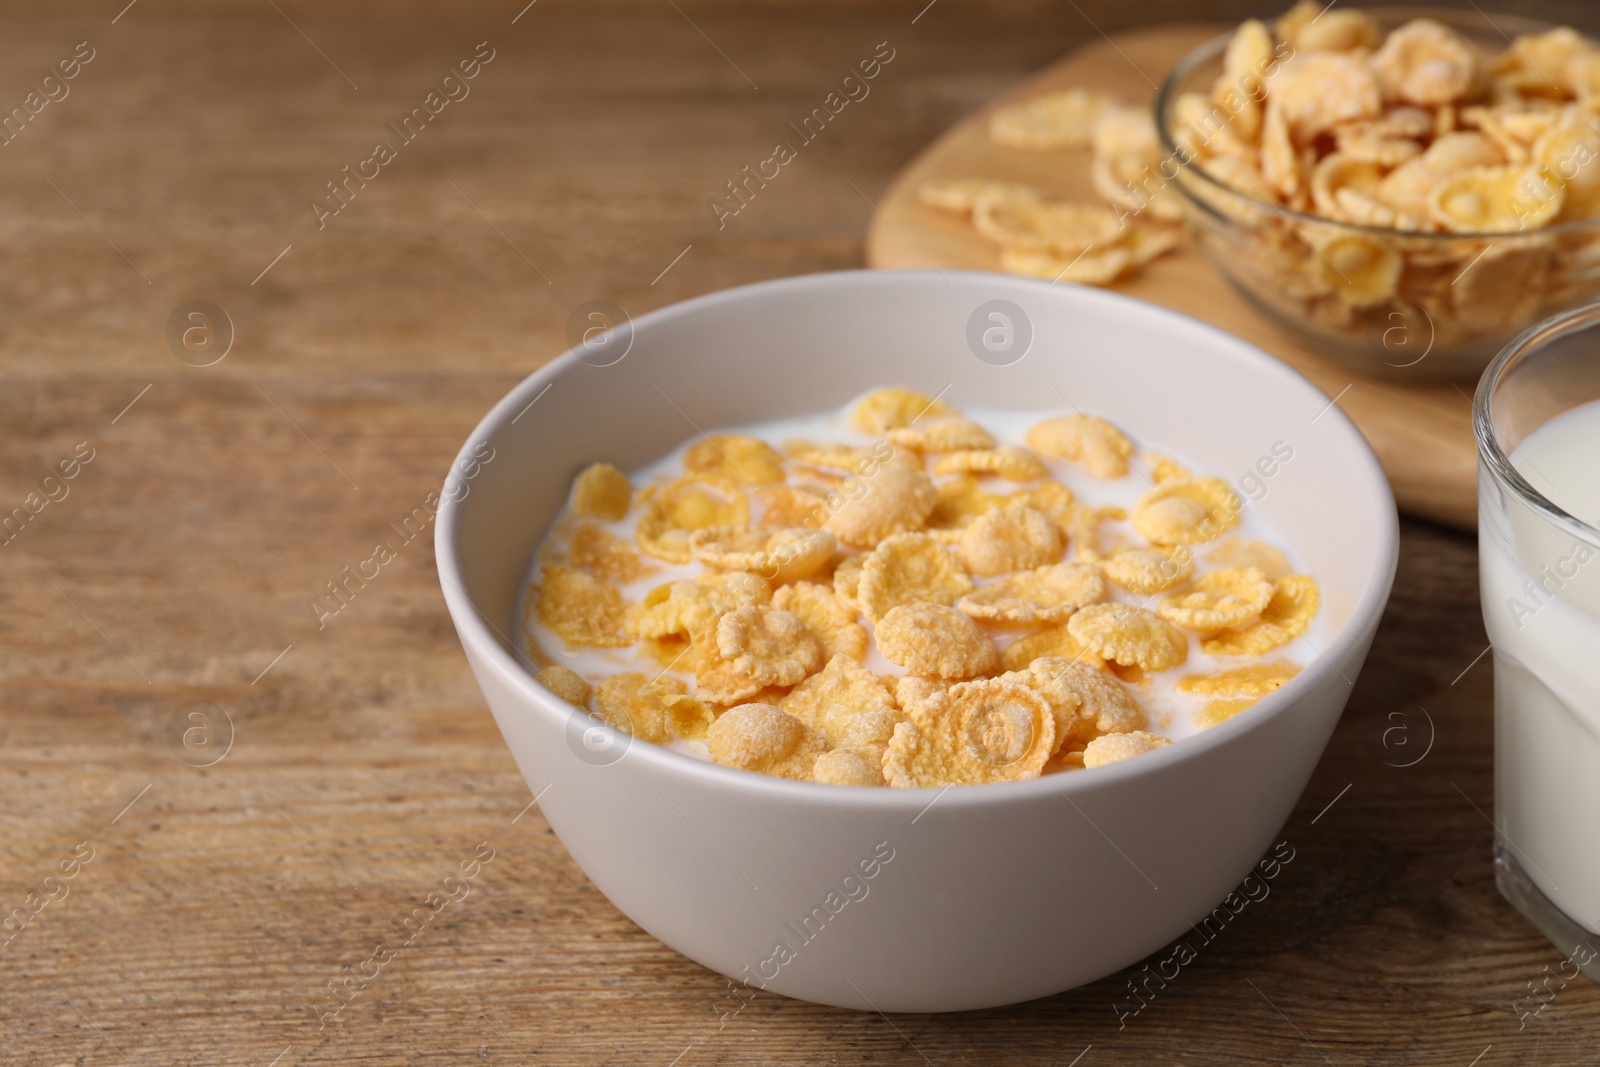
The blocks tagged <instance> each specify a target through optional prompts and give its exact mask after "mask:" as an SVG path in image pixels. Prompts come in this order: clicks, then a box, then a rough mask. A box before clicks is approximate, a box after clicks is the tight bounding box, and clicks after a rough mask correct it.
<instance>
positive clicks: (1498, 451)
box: [1472, 302, 1600, 548]
mask: <svg viewBox="0 0 1600 1067" xmlns="http://www.w3.org/2000/svg"><path fill="white" fill-rule="evenodd" d="M1595 325H1600V302H1595V303H1592V304H1584V305H1582V306H1581V307H1575V308H1572V309H1570V310H1568V311H1563V312H1561V313H1560V314H1559V315H1554V316H1552V317H1550V318H1548V319H1545V320H1544V321H1542V322H1538V323H1535V324H1534V325H1533V326H1530V327H1529V328H1528V329H1526V330H1524V331H1523V332H1522V333H1521V334H1519V335H1518V336H1517V337H1516V339H1514V340H1513V341H1512V342H1511V343H1510V344H1508V345H1506V347H1505V348H1503V349H1501V351H1500V354H1499V355H1498V356H1496V357H1495V358H1494V362H1493V363H1490V364H1489V366H1488V368H1487V369H1485V370H1484V372H1483V377H1482V378H1479V379H1478V390H1477V394H1476V395H1475V396H1474V397H1473V400H1472V432H1473V436H1475V437H1476V438H1477V439H1478V458H1479V459H1480V460H1482V461H1483V464H1484V466H1485V467H1487V468H1488V469H1489V470H1490V471H1491V472H1492V473H1493V474H1494V476H1495V478H1496V479H1497V480H1499V481H1500V482H1501V483H1502V484H1504V485H1507V486H1509V487H1510V488H1511V490H1512V491H1513V492H1514V493H1516V494H1517V496H1518V497H1519V498H1521V500H1522V502H1523V503H1524V504H1526V505H1527V506H1528V507H1530V508H1532V509H1533V510H1534V511H1535V512H1537V513H1538V514H1540V515H1542V516H1543V517H1544V518H1545V519H1547V520H1548V521H1549V522H1551V523H1552V524H1553V525H1555V526H1556V527H1557V528H1559V529H1561V530H1563V531H1564V532H1566V533H1568V534H1570V535H1572V536H1573V537H1576V538H1578V539H1579V540H1580V541H1583V542H1585V543H1586V544H1589V545H1591V546H1594V547H1596V548H1600V529H1596V528H1595V527H1593V526H1590V525H1589V524H1588V523H1586V522H1584V521H1583V520H1582V519H1580V518H1578V517H1577V516H1575V515H1572V514H1571V513H1569V512H1568V511H1566V510H1565V509H1564V508H1562V507H1561V506H1560V505H1558V504H1556V503H1555V502H1554V501H1552V500H1550V498H1549V497H1547V496H1545V495H1544V494H1543V493H1541V492H1539V490H1537V489H1535V488H1534V487H1533V485H1532V484H1531V483H1529V481H1528V480H1527V479H1526V478H1524V477H1523V476H1522V472H1521V471H1519V470H1517V468H1516V467H1515V466H1514V465H1513V464H1512V462H1511V457H1510V456H1508V455H1507V454H1506V451H1505V449H1503V448H1501V447H1500V440H1499V435H1498V434H1496V433H1495V427H1494V419H1493V417H1492V416H1491V414H1490V411H1489V405H1490V402H1491V400H1492V398H1493V396H1494V392H1495V386H1497V385H1498V384H1499V383H1500V380H1501V378H1503V377H1504V376H1505V374H1506V371H1507V370H1508V369H1510V368H1511V367H1512V366H1514V365H1515V364H1516V363H1518V362H1519V361H1520V360H1521V359H1522V358H1523V357H1524V356H1527V355H1529V354H1531V353H1533V352H1535V351H1537V350H1538V349H1540V348H1542V347H1543V346H1545V345H1546V344H1548V343H1550V342H1551V341H1553V340H1556V339H1557V338H1560V337H1565V336H1568V335H1569V334H1573V333H1576V332H1578V331H1579V330H1583V329H1587V328H1589V327H1591V326H1595ZM1595 402H1600V400H1597V401H1595ZM1513 451H1515V449H1513ZM1480 477H1481V476H1480ZM1478 492H1479V494H1480V495H1481V494H1482V492H1483V487H1482V486H1481V485H1480V486H1479V487H1478Z"/></svg>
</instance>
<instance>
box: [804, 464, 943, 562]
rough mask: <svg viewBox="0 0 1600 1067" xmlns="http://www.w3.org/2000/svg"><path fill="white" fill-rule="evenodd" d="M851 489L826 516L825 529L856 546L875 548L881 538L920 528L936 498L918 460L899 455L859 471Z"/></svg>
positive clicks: (936, 492)
mask: <svg viewBox="0 0 1600 1067" xmlns="http://www.w3.org/2000/svg"><path fill="white" fill-rule="evenodd" d="M855 488H856V489H857V490H858V491H857V493H856V495H855V496H854V498H853V499H846V500H845V501H844V502H843V505H842V506H841V507H840V508H839V509H838V510H837V511H835V512H834V513H833V514H832V515H830V516H828V522H827V528H828V530H829V531H830V532H831V533H832V534H833V535H834V536H835V537H837V538H838V539H839V540H841V541H843V542H844V543H845V544H847V545H854V546H855V547H857V548H876V547H877V545H878V542H879V541H882V540H883V539H884V538H885V537H890V536H892V535H894V534H897V533H906V532H909V531H913V530H920V529H922V527H923V526H924V525H925V524H926V522H927V520H928V516H929V515H930V514H931V513H932V512H933V506H934V504H936V503H938V500H939V491H938V490H937V489H935V488H934V487H933V479H931V478H929V477H928V475H927V472H926V471H924V470H923V469H922V465H921V463H920V462H916V461H913V460H911V459H908V458H903V457H896V458H895V459H893V460H891V461H890V462H888V463H884V464H882V465H881V466H879V467H878V468H877V469H876V470H874V471H870V472H863V473H862V475H861V476H860V478H859V480H858V481H857V483H856V486H855Z"/></svg>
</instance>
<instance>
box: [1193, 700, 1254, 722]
mask: <svg viewBox="0 0 1600 1067" xmlns="http://www.w3.org/2000/svg"><path fill="white" fill-rule="evenodd" d="M1259 700H1260V698H1259V697H1223V698H1220V699H1218V700H1212V701H1208V702H1207V703H1206V706H1205V707H1203V708H1201V709H1200V710H1199V711H1197V712H1195V713H1194V724H1195V725H1196V726H1198V727H1200V729H1202V730H1209V729H1211V727H1213V726H1215V725H1217V724H1218V723H1222V722H1227V721H1228V720H1229V719H1231V718H1233V717H1234V716H1235V715H1237V714H1239V713H1240V712H1241V711H1243V710H1244V709H1245V708H1248V707H1252V706H1254V705H1255V704H1256V703H1257V702H1258V701H1259Z"/></svg>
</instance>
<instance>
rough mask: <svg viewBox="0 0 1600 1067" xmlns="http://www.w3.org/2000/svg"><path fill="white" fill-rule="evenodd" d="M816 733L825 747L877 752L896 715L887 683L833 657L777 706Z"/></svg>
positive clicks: (849, 660)
mask: <svg viewBox="0 0 1600 1067" xmlns="http://www.w3.org/2000/svg"><path fill="white" fill-rule="evenodd" d="M778 706H779V707H781V708H782V709H783V710H784V711H786V712H788V713H789V714H790V715H793V716H794V717H795V718H797V719H799V720H800V721H801V722H803V723H805V724H806V726H807V727H809V728H810V729H812V730H814V731H816V732H817V733H818V734H819V735H820V736H821V737H822V739H823V741H824V742H825V743H826V745H827V747H828V748H829V749H852V750H857V751H866V750H869V749H872V748H874V747H876V748H877V749H878V750H879V752H880V754H881V751H882V748H883V746H885V745H887V744H888V743H889V736H890V735H891V734H893V733H894V726H895V723H896V722H898V721H899V718H900V716H899V712H898V709H897V708H896V706H895V702H894V697H893V695H892V693H891V691H890V687H889V683H888V682H887V681H886V680H885V679H883V678H880V677H878V676H877V675H876V674H873V673H872V672H871V671H869V670H867V669H866V668H865V667H863V666H861V664H859V663H857V662H855V661H854V660H852V659H850V658H849V657H847V656H835V657H834V658H833V659H831V660H829V661H828V665H827V666H826V667H824V668H823V669H822V670H821V672H819V673H817V674H813V675H812V676H811V677H809V678H807V679H806V680H805V681H803V682H801V683H800V684H799V685H797V686H795V687H794V689H793V690H792V691H791V692H790V693H789V695H788V696H786V697H784V698H783V701H782V702H781V703H780V704H779V705H778Z"/></svg>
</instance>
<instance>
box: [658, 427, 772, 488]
mask: <svg viewBox="0 0 1600 1067" xmlns="http://www.w3.org/2000/svg"><path fill="white" fill-rule="evenodd" d="M683 466H684V468H685V469H686V470H690V471H693V472H695V473H696V474H715V475H719V476H721V477H723V478H728V479H731V480H735V481H742V482H747V483H749V484H750V485H775V484H777V483H778V482H781V481H783V479H784V470H783V455H782V454H781V453H779V452H778V450H777V449H775V448H773V447H772V446H771V445H769V444H767V443H766V442H765V441H762V440H759V439H758V438H755V437H748V436H746V435H745V434H742V433H719V434H712V435H711V436H710V437H707V438H705V439H703V440H701V441H700V442H699V443H698V444H696V445H694V446H693V447H691V448H690V449H689V451H688V452H686V453H685V454H684V457H683Z"/></svg>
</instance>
